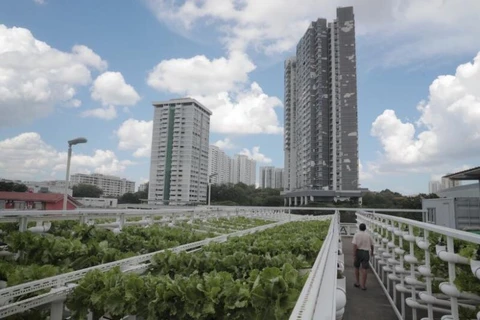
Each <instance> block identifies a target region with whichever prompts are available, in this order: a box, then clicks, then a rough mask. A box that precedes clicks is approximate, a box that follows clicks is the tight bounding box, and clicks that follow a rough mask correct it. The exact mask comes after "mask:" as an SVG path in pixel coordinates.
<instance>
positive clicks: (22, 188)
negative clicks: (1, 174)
mask: <svg viewBox="0 0 480 320" xmlns="http://www.w3.org/2000/svg"><path fill="white" fill-rule="evenodd" d="M0 191H10V192H27V191H28V187H27V186H26V185H24V184H23V183H15V182H11V181H0Z"/></svg>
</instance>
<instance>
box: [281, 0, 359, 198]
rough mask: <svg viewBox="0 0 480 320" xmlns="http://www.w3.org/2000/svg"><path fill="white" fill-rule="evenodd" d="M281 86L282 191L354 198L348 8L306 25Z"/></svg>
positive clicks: (352, 83) (352, 61) (354, 120)
mask: <svg viewBox="0 0 480 320" xmlns="http://www.w3.org/2000/svg"><path fill="white" fill-rule="evenodd" d="M284 81H285V138H284V139H285V140H284V150H285V182H284V186H285V190H286V191H287V192H297V191H312V190H325V191H326V190H329V191H335V194H337V193H339V192H340V191H347V190H348V191H352V192H351V193H352V196H354V195H356V194H357V193H358V192H359V191H358V119H357V118H358V117H357V79H356V55H355V22H354V14H353V8H352V7H344V8H337V18H336V19H335V20H334V21H333V22H327V20H326V19H318V20H317V21H314V22H312V23H311V25H310V26H309V28H308V30H307V31H306V33H305V35H304V36H303V37H302V39H301V40H300V42H299V43H298V45H297V51H296V56H295V57H293V58H290V59H288V60H286V62H285V77H284ZM320 194H321V193H319V196H321V195H320ZM325 194H327V193H326V192H325ZM343 194H345V193H343ZM305 197H306V196H305ZM309 197H310V193H309ZM312 197H313V196H312ZM310 200H311V199H310ZM295 201H297V200H296V199H295ZM302 201H303V199H302Z"/></svg>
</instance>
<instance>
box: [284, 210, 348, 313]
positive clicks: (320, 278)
mask: <svg viewBox="0 0 480 320" xmlns="http://www.w3.org/2000/svg"><path fill="white" fill-rule="evenodd" d="M339 231H340V216H339V213H338V211H337V212H336V213H335V214H334V215H333V217H332V222H331V224H330V228H329V230H328V234H327V237H326V238H325V240H324V242H323V245H322V249H321V250H320V252H319V254H318V256H317V258H316V260H315V263H314V265H313V267H312V270H311V272H310V275H309V276H308V279H307V281H306V283H305V286H304V287H303V289H302V292H301V293H300V297H299V298H298V301H297V304H296V305H295V308H294V309H293V312H292V314H291V316H290V320H300V319H302V320H312V319H325V320H327V319H328V320H333V319H337V320H338V319H342V317H343V313H344V311H345V305H346V303H347V297H346V291H345V277H344V276H343V270H344V267H343V261H344V260H343V253H342V249H341V248H342V242H341V238H340V234H339Z"/></svg>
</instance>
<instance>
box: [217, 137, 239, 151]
mask: <svg viewBox="0 0 480 320" xmlns="http://www.w3.org/2000/svg"><path fill="white" fill-rule="evenodd" d="M213 145H214V146H217V147H219V148H220V149H222V150H227V149H233V148H235V144H233V142H232V141H231V140H230V138H225V139H223V140H218V141H216V142H215V143H214V144H213Z"/></svg>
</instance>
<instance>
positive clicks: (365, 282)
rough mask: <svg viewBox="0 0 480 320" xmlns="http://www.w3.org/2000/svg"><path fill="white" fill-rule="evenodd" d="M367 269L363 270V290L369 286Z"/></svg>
mask: <svg viewBox="0 0 480 320" xmlns="http://www.w3.org/2000/svg"><path fill="white" fill-rule="evenodd" d="M367 271H368V270H367V269H365V268H362V280H361V287H362V289H363V288H366V284H367Z"/></svg>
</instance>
